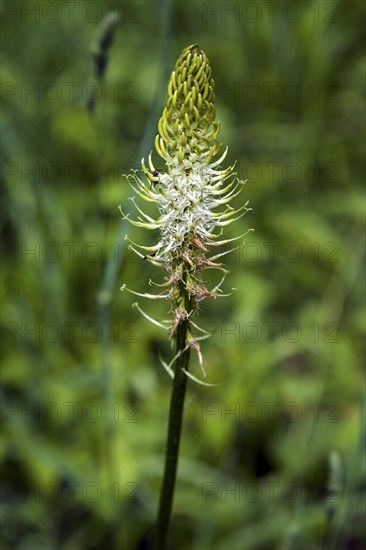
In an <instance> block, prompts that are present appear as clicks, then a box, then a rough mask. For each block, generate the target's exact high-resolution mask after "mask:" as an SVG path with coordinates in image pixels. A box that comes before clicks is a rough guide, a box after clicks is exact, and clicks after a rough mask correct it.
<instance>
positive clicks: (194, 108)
mask: <svg viewBox="0 0 366 550" xmlns="http://www.w3.org/2000/svg"><path fill="white" fill-rule="evenodd" d="M211 74H212V70H211V67H210V64H209V61H208V58H207V56H206V54H205V53H204V52H203V51H202V50H201V49H200V48H199V46H198V45H197V44H194V45H192V46H189V47H188V48H186V49H185V50H184V51H183V52H182V54H181V56H180V57H179V59H178V61H177V63H176V65H175V68H174V71H173V72H172V74H171V77H170V81H169V84H168V101H167V104H166V107H165V109H164V111H163V114H162V117H161V118H160V120H159V124H158V130H159V135H157V136H156V138H155V147H156V150H157V152H158V153H159V155H160V156H161V157H162V158H163V159H164V160H165V161H166V162H167V163H168V164H170V163H171V162H172V160H173V159H178V162H179V163H182V164H185V163H184V161H188V163H187V164H191V163H192V162H194V161H196V160H197V158H199V159H200V161H201V162H204V163H205V164H208V163H210V162H211V160H212V157H213V156H214V155H216V153H218V151H219V149H220V145H219V144H218V133H219V126H220V125H219V123H218V122H215V116H216V115H215V94H214V87H215V82H214V80H213V79H212V78H211Z"/></svg>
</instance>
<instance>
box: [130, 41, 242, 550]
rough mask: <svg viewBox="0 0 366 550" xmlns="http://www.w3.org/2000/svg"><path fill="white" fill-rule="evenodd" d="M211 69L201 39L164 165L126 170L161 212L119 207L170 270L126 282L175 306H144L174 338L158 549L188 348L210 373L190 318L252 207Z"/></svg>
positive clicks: (157, 261) (143, 251) (180, 84)
mask: <svg viewBox="0 0 366 550" xmlns="http://www.w3.org/2000/svg"><path fill="white" fill-rule="evenodd" d="M211 73H212V71H211V67H210V64H209V61H208V59H207V56H206V54H205V53H204V52H203V51H202V50H201V49H200V48H199V46H198V45H197V44H193V45H191V46H189V47H188V48H186V49H185V50H183V52H182V54H181V56H180V57H179V59H178V61H177V63H176V65H175V68H174V70H173V72H172V74H171V77H170V80H169V84H168V100H167V103H166V106H165V108H164V111H163V114H162V116H161V118H160V120H159V123H158V132H159V133H158V135H157V136H156V139H155V149H156V152H157V153H158V154H159V155H160V157H161V158H162V159H163V161H164V170H157V169H156V168H155V165H154V163H153V160H152V154H151V153H150V155H149V158H148V162H147V165H146V163H145V161H144V159H142V162H141V166H142V171H143V173H144V174H145V176H146V180H144V179H141V178H140V177H139V176H138V174H137V172H136V171H134V172H133V173H132V174H131V175H130V176H129V179H130V184H131V187H132V189H133V190H134V192H135V193H136V195H137V196H138V197H139V198H140V199H142V200H143V201H145V202H147V203H154V204H155V205H156V206H157V209H158V216H157V217H155V218H154V217H152V216H151V215H149V214H147V213H146V212H144V210H143V209H141V208H140V207H139V205H138V204H137V203H136V202H135V198H134V197H133V198H131V199H130V200H132V201H133V204H134V205H135V207H136V210H137V212H138V217H137V219H135V220H133V219H130V218H129V215H125V214H124V213H123V211H122V210H121V212H122V215H123V216H124V217H125V219H127V220H128V221H129V222H130V223H131V224H132V225H134V226H137V227H141V228H145V229H149V230H153V231H158V232H159V239H158V241H157V243H156V244H155V245H153V246H146V245H141V244H137V243H135V242H133V241H131V240H130V239H129V238H128V236H127V235H126V237H125V238H126V239H127V240H128V241H129V242H130V248H131V249H132V250H134V251H135V252H136V253H137V254H138V255H139V256H140V257H141V258H143V259H145V260H148V261H150V262H151V263H152V264H153V265H155V266H157V267H159V268H162V269H163V270H164V271H165V273H166V277H165V281H164V282H163V283H162V284H157V283H152V282H150V284H151V285H156V286H158V287H160V288H161V289H162V290H161V292H160V293H158V294H150V293H141V294H140V293H137V292H134V291H132V290H129V289H127V288H126V286H125V285H123V287H122V289H123V290H124V289H127V290H129V291H130V292H132V293H134V294H137V295H139V296H143V297H146V298H150V299H163V300H166V301H168V302H169V303H170V304H171V312H172V313H173V320H172V321H168V324H164V322H162V323H160V322H158V321H156V320H154V319H152V318H151V317H149V316H148V315H147V314H146V313H144V312H143V311H142V310H140V311H142V313H143V314H144V315H145V317H147V318H148V319H150V320H151V321H152V322H153V323H154V324H157V325H159V326H162V327H163V328H166V329H168V330H169V336H170V338H171V339H173V340H176V355H175V358H174V360H173V361H172V363H173V368H171V367H170V366H167V365H165V364H164V363H163V365H164V367H165V368H166V370H167V371H168V373H169V374H171V376H172V377H173V389H172V396H171V403H170V414H169V428H168V438H167V452H166V461H165V472H164V478H163V485H162V490H161V495H160V504H159V513H158V520H157V526H156V531H155V536H154V542H153V548H154V550H164V549H165V548H166V547H167V535H168V528H169V522H170V516H171V511H172V505H173V496H174V487H175V479H176V471H177V464H178V454H179V442H180V435H181V429H182V419H183V406H184V397H185V392H186V386H187V375H188V367H189V359H190V350H191V349H192V350H194V351H195V353H196V355H197V358H198V362H199V365H200V367H201V370H202V372H203V374H205V373H204V370H203V359H202V354H201V350H200V345H199V340H200V339H202V336H201V337H197V336H195V335H193V333H192V328H193V329H194V328H197V329H198V327H197V325H196V324H195V322H194V320H193V318H194V317H195V316H196V315H197V314H198V310H199V306H200V303H201V302H202V301H203V300H205V299H206V298H209V297H211V298H217V297H221V296H225V295H224V294H223V293H222V290H221V285H222V283H223V282H224V279H225V276H226V273H227V271H226V270H225V269H224V267H223V264H222V263H220V262H218V260H219V259H220V258H221V257H222V256H224V255H225V254H227V253H228V252H230V250H226V251H223V252H216V253H213V254H212V251H213V250H214V249H215V248H216V250H217V247H219V246H223V247H225V246H226V245H228V244H229V243H231V242H233V241H238V240H240V239H241V238H242V237H243V236H244V235H240V236H238V237H234V238H232V239H223V238H222V234H223V228H224V227H225V226H227V225H229V224H230V223H232V222H233V221H235V220H236V219H238V218H240V217H241V216H242V215H243V214H244V213H245V212H246V211H247V210H248V208H247V203H245V204H244V205H242V206H241V207H239V208H237V209H234V208H233V207H232V206H231V204H230V203H231V202H232V201H233V200H234V199H235V198H236V197H237V196H238V195H239V193H240V192H241V190H242V185H243V182H242V181H240V180H238V179H237V178H236V174H235V172H234V166H229V167H227V168H222V167H221V163H222V162H223V161H224V159H225V157H226V154H227V148H226V149H225V150H224V152H223V153H222V154H221V156H219V158H217V156H218V154H219V153H220V151H221V148H222V145H221V144H220V143H219V141H218V136H219V129H220V124H219V122H217V121H216V120H215V118H216V114H215V94H214V86H215V83H214V80H213V79H212V77H211ZM239 246H241V245H240V244H239ZM236 248H237V246H236ZM234 250H235V247H234ZM208 269H216V270H220V271H221V272H222V273H223V276H222V278H221V280H220V282H219V283H218V284H216V285H214V286H212V287H211V288H209V287H208V285H207V283H206V282H205V281H204V279H203V277H202V274H203V272H204V271H205V270H208ZM137 307H139V306H138V305H137ZM201 332H202V331H201ZM203 332H204V331H203ZM206 335H207V334H206ZM204 337H206V336H204ZM189 376H190V377H192V375H189ZM193 378H194V377H193Z"/></svg>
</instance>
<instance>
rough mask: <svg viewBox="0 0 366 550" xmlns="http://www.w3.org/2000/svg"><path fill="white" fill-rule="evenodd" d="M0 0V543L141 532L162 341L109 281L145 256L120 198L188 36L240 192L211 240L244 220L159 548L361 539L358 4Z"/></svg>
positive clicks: (149, 515) (114, 539) (138, 276)
mask: <svg viewBox="0 0 366 550" xmlns="http://www.w3.org/2000/svg"><path fill="white" fill-rule="evenodd" d="M1 10H2V47H1V60H2V69H1V82H2V84H1V109H2V116H1V141H2V143H1V145H2V153H1V160H2V179H1V193H2V218H1V220H2V225H1V229H2V371H1V382H2V385H1V396H2V422H3V429H2V440H1V463H2V466H1V472H2V484H1V489H2V493H1V499H2V520H1V521H2V544H3V546H2V547H3V548H12V549H22V550H23V549H24V550H29V549H36V548H37V549H39V548H44V549H47V550H48V549H62V550H74V549H75V550H76V549H99V548H123V549H146V548H148V545H149V540H150V537H151V534H152V530H153V526H154V521H155V515H156V509H157V503H158V495H159V488H160V482H161V476H162V472H163V460H164V446H165V438H166V429H167V415H168V407H169V397H170V389H171V383H170V379H169V377H168V376H167V375H166V373H165V372H164V370H163V369H162V367H161V365H160V361H159V355H160V356H162V357H163V358H164V359H165V360H166V361H169V360H170V358H171V357H172V355H173V353H174V352H173V350H172V348H171V345H170V343H169V342H168V341H167V338H166V334H164V333H163V332H162V331H161V330H159V328H158V327H156V326H153V325H152V324H151V323H149V322H148V321H147V320H146V319H145V318H143V317H142V316H141V315H140V314H139V312H138V311H137V310H136V309H134V308H132V307H131V306H132V304H133V302H135V299H136V297H135V296H133V295H131V294H129V293H127V292H124V293H122V292H120V290H119V289H120V286H121V285H122V284H123V283H126V284H127V286H128V287H129V288H131V289H133V290H135V291H139V292H145V291H149V289H150V287H149V286H148V281H149V279H150V278H154V280H159V277H160V278H161V275H160V272H157V271H158V270H157V269H156V268H154V267H153V266H151V265H148V264H147V262H144V261H141V260H140V259H139V258H137V257H135V256H134V255H133V254H131V252H130V251H128V250H127V249H126V242H125V241H124V239H123V237H124V235H125V233H126V232H127V231H128V234H129V237H131V238H133V239H134V240H136V241H137V242H140V243H147V242H151V244H153V243H154V242H155V238H156V237H155V236H154V235H150V234H149V235H146V232H144V231H140V230H134V229H133V230H131V227H130V226H126V225H124V223H123V222H122V220H121V215H120V213H119V211H118V209H117V208H118V205H120V204H121V205H123V208H124V209H127V210H128V209H130V211H132V208H131V203H130V202H128V200H127V199H128V197H129V196H130V195H131V190H130V188H129V185H128V183H127V180H126V178H125V177H124V176H123V174H126V173H128V172H129V171H130V169H131V168H138V167H139V163H140V159H141V157H142V156H145V157H146V156H147V155H148V154H149V152H150V151H151V150H152V149H153V140H154V137H155V134H156V128H157V121H158V118H159V116H160V114H161V111H162V108H163V106H164V103H165V100H166V86H167V81H168V77H169V73H170V71H171V70H172V68H173V66H174V63H175V61H176V59H177V58H178V56H179V54H180V53H181V50H182V49H183V48H185V47H186V46H188V45H189V44H192V43H198V44H199V46H200V47H201V48H202V49H203V50H204V51H205V52H206V54H207V55H208V57H209V59H210V62H211V66H212V69H213V76H214V78H215V82H216V102H217V114H218V119H219V120H220V121H221V124H222V130H221V139H222V142H223V143H224V144H225V145H228V146H229V154H228V157H227V162H230V163H232V162H234V161H235V160H237V171H238V175H239V176H240V177H241V178H242V179H246V180H247V183H246V185H245V187H244V190H243V193H242V195H241V196H240V197H238V200H237V205H238V206H239V205H240V204H241V202H242V201H246V200H249V201H250V205H249V206H251V207H252V208H253V210H252V211H251V212H249V213H248V214H247V215H246V216H245V217H244V218H243V219H242V220H240V221H238V222H236V223H235V224H233V225H232V226H230V227H229V228H228V229H227V231H226V235H227V236H228V237H229V236H235V235H239V234H240V233H244V232H245V231H247V229H249V228H254V229H255V231H254V232H253V233H248V235H247V237H246V245H245V246H244V248H242V249H241V250H240V251H239V252H236V253H235V254H232V255H229V256H227V257H226V265H227V267H228V268H229V269H230V275H229V276H228V277H227V279H226V283H225V288H226V289H227V292H230V291H231V288H235V289H236V291H235V292H234V293H233V294H231V295H230V296H229V297H227V298H224V299H222V300H216V301H211V302H210V301H206V302H204V303H203V307H202V311H201V313H200V317H199V318H198V320H197V322H198V323H199V324H200V326H202V327H203V328H206V329H207V330H209V332H211V333H212V336H211V338H210V339H209V340H208V341H207V342H204V343H203V344H202V351H203V354H204V361H205V368H206V371H207V377H206V381H207V382H208V383H216V384H219V385H217V386H214V387H203V386H198V385H197V384H195V383H193V382H190V383H189V390H188V395H187V406H186V411H185V418H184V431H183V437H182V445H181V457H180V464H179V472H178V480H177V487H176V495H175V503H174V517H173V521H172V529H171V548H174V549H179V550H185V549H196V550H202V549H205V550H208V549H217V550H243V549H244V550H247V549H250V550H251V549H255V550H259V549H273V548H275V549H281V550H289V549H294V550H295V549H296V550H298V549H306V550H307V549H325V548H327V549H333V548H346V549H352V550H354V549H358V548H361V546H362V544H363V538H364V529H363V527H364V526H363V523H364V520H363V519H362V517H363V514H364V511H365V507H364V502H365V501H364V496H365V471H364V454H363V453H364V435H363V431H364V423H363V422H362V418H363V401H362V400H363V396H362V388H363V383H364V374H363V370H362V367H363V357H364V343H363V337H364V326H363V325H364V313H365V312H364V297H365V296H364V286H363V280H364V274H363V273H362V269H363V264H364V240H363V235H364V230H363V213H364V192H363V186H362V183H363V177H364V168H363V166H362V153H363V143H364V138H365V136H364V130H365V124H364V123H365V119H364V116H365V111H364V103H363V93H362V92H363V88H364V79H365V64H364V58H365V54H364V49H363V47H362V46H363V36H362V33H363V21H364V18H365V3H364V2H362V1H349V2H344V1H343V2H342V1H340V0H338V1H337V0H336V1H334V2H325V1H318V2H317V1H315V2H283V1H278V2H274V3H268V2H261V1H255V2H244V1H243V2H200V1H194V2H191V1H171V2H168V1H164V2H157V1H148V0H145V1H137V2H135V1H131V2H102V1H97V0H95V1H93V2H89V1H80V2H48V1H40V2H33V1H31V0H29V1H26V2H22V1H20V2H18V1H5V0H4V1H3V2H2V6H1ZM117 13H118V14H119V15H118V18H119V22H118V24H116V26H115V28H114V40H113V44H112V45H111V47H110V48H109V49H108V54H107V59H106V62H107V66H106V67H105V72H104V75H103V76H101V75H99V76H98V75H97V74H96V63H95V60H96V57H95V55H96V53H97V52H98V47H99V50H100V41H101V36H102V34H103V29H104V28H105V27H104V26H105V24H106V17H107V20H108V17H109V21H111V20H112V21H114V22H117V15H116V14H117ZM108 14H109V15H108ZM111 25H112V27H113V23H111ZM112 27H111V28H112ZM92 52H94V57H93V55H92ZM99 53H100V52H99ZM98 59H99V64H101V63H102V59H101V57H99V58H98ZM157 166H160V165H159V161H157ZM139 303H140V306H141V307H143V308H144V309H145V310H146V311H147V312H148V313H149V314H150V315H151V316H152V317H155V318H157V319H163V318H166V317H167V316H168V309H169V306H168V305H167V304H165V303H164V304H156V303H154V302H150V301H148V302H147V303H145V301H144V300H143V299H141V298H139ZM191 369H192V373H193V374H194V375H195V376H197V377H201V373H200V369H199V367H198V365H197V361H195V360H193V362H192V367H191Z"/></svg>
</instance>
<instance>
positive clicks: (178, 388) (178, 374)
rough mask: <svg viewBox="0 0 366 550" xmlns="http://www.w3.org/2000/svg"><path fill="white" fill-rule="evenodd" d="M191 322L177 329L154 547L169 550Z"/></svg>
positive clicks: (185, 322) (182, 324) (186, 321)
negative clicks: (188, 335) (187, 345)
mask: <svg viewBox="0 0 366 550" xmlns="http://www.w3.org/2000/svg"><path fill="white" fill-rule="evenodd" d="M188 326H189V321H188V319H186V320H183V321H181V322H180V323H179V325H178V329H177V352H179V351H180V352H181V354H180V355H179V357H178V358H177V360H176V362H175V374H174V380H173V391H172V396H171V401H170V412H169V427H168V438H167V449H166V457H165V471H164V479H163V485H162V489H161V493H160V504H159V513H158V520H157V525H156V531H155V536H154V540H153V550H166V548H167V543H168V529H169V523H170V516H171V513H172V506H173V497H174V488H175V478H176V473H177V465H178V455H179V442H180V435H181V431H182V423H183V407H184V396H185V393H186V387H187V376H186V374H185V372H184V371H183V369H185V370H188V364H189V355H190V350H189V348H188V349H187V350H185V351H183V350H184V349H185V347H186V343H187V331H188Z"/></svg>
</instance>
